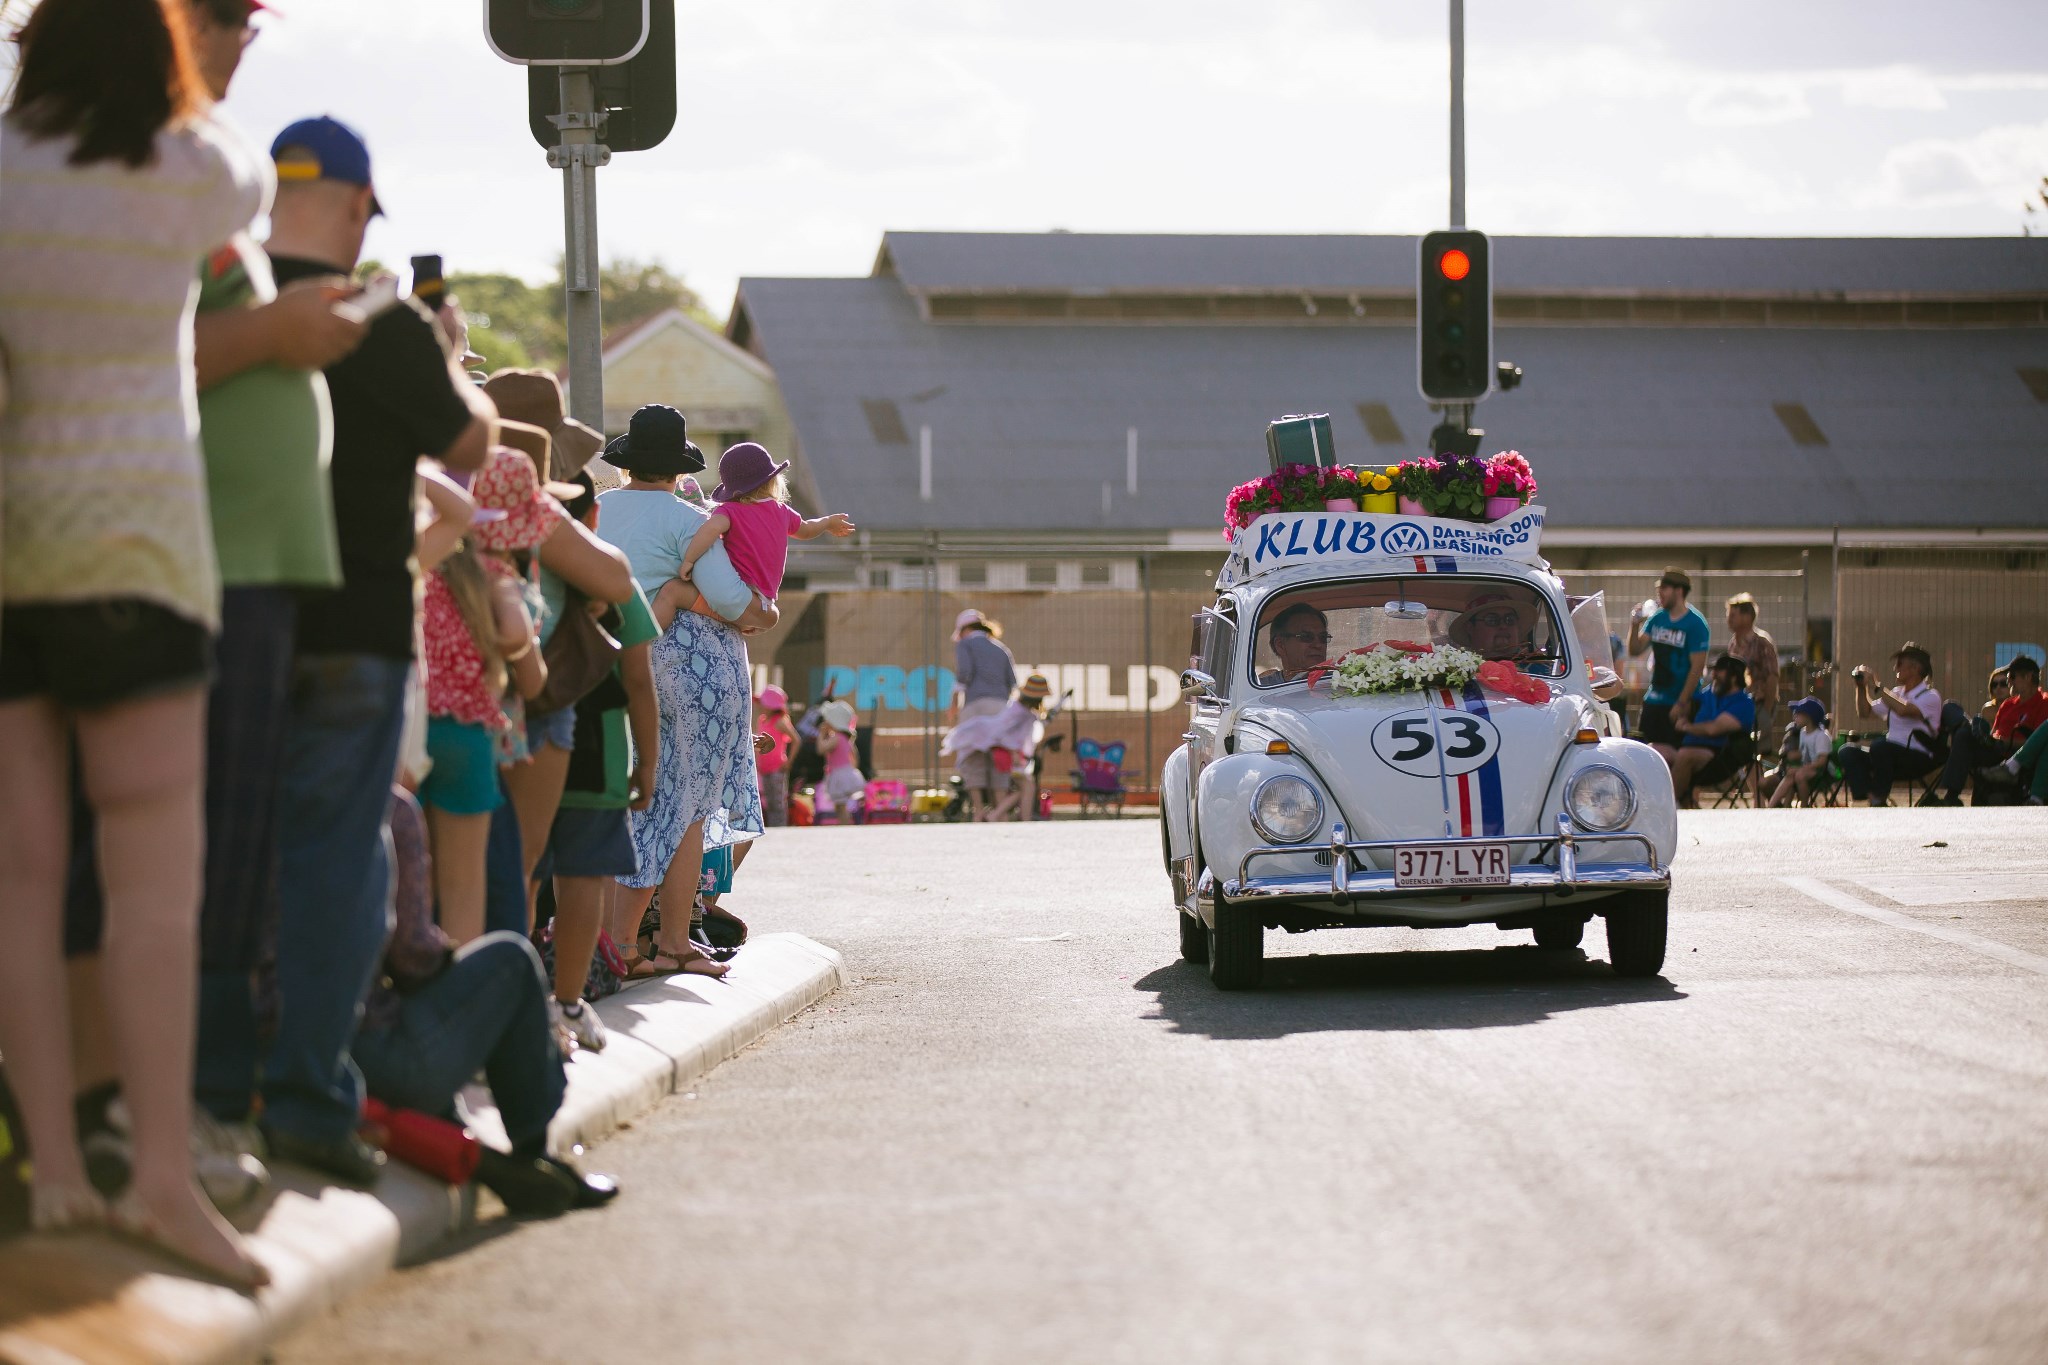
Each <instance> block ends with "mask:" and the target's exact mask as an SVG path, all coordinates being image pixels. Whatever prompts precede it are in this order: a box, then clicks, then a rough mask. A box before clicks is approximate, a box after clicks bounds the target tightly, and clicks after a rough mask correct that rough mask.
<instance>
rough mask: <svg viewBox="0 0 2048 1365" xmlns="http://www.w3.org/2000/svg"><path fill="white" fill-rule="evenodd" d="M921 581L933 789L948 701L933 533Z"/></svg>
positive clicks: (928, 773)
mask: <svg viewBox="0 0 2048 1365" xmlns="http://www.w3.org/2000/svg"><path fill="white" fill-rule="evenodd" d="M926 430H927V431H929V430H930V428H929V427H927V428H926ZM924 581H925V598H924V645H925V655H924V657H925V679H926V683H925V700H926V702H927V703H928V704H927V705H926V707H925V711H924V785H925V786H926V787H936V786H938V785H939V712H938V711H937V710H936V709H935V708H937V707H939V706H942V705H945V704H946V703H947V702H950V701H951V700H952V697H951V696H950V695H948V696H947V697H946V698H945V699H944V701H941V700H940V698H939V695H938V694H939V631H940V622H939V534H938V532H936V531H931V532H927V533H926V538H925V577H924Z"/></svg>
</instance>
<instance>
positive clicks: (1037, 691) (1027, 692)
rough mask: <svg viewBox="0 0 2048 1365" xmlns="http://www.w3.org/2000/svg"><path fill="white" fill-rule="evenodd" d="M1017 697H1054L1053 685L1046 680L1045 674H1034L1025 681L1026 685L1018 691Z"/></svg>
mask: <svg viewBox="0 0 2048 1365" xmlns="http://www.w3.org/2000/svg"><path fill="white" fill-rule="evenodd" d="M1017 695H1018V696H1020V697H1049V696H1051V695H1052V684H1051V683H1049V682H1047V681H1046V680H1045V674H1043V673H1033V674H1032V675H1031V676H1030V677H1028V678H1026V679H1025V680H1024V685H1023V686H1022V687H1019V688H1018V689H1017Z"/></svg>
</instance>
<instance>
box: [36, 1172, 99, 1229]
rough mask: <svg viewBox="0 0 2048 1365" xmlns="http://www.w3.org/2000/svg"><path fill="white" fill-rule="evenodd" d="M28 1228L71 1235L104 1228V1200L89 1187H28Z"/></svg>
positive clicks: (42, 1185) (43, 1185)
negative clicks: (76, 1232) (83, 1230)
mask: <svg viewBox="0 0 2048 1365" xmlns="http://www.w3.org/2000/svg"><path fill="white" fill-rule="evenodd" d="M28 1201H29V1202H28V1208H29V1214H28V1221H29V1227H30V1228H32V1229H34V1230H35V1231H37V1232H71V1231H74V1230H76V1229H79V1228H101V1227H105V1226H106V1225H107V1205H106V1201H105V1200H103V1199H101V1198H100V1195H99V1191H98V1190H95V1189H94V1188H93V1187H92V1186H90V1185H53V1184H43V1183H38V1184H36V1185H33V1186H31V1187H30V1188H29V1194H28Z"/></svg>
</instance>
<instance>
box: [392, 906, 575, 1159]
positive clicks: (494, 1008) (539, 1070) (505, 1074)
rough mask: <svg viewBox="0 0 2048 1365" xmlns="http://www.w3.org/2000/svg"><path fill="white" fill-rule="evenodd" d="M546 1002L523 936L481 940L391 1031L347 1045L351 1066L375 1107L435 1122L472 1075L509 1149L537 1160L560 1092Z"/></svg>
mask: <svg viewBox="0 0 2048 1365" xmlns="http://www.w3.org/2000/svg"><path fill="white" fill-rule="evenodd" d="M548 993H549V992H548V985H547V982H546V981H545V980H544V979H543V978H542V976H541V966H540V955H539V954H538V953H536V952H534V950H533V945H532V944H531V943H528V942H527V941H526V937H525V935H523V934H485V935H484V936H483V937H482V938H480V939H477V940H476V941H475V942H474V943H471V944H469V945H468V946H466V947H464V948H463V949H462V950H461V951H459V952H457V953H456V954H455V960H454V962H452V963H451V964H449V967H448V969H447V970H446V971H444V972H442V973H441V974H440V975H439V976H437V977H435V978H434V979H433V980H432V981H430V982H428V983H427V984H426V985H424V986H421V987H420V988H419V989H417V990H415V991H413V992H412V993H411V994H409V995H407V996H406V997H405V1003H404V1007H403V1009H402V1011H401V1012H400V1014H399V1016H398V1021H397V1023H395V1024H393V1025H392V1026H391V1027H390V1028H383V1029H378V1028H370V1029H364V1030H363V1031H362V1032H361V1033H360V1034H358V1035H357V1036H356V1046H355V1056H356V1064H357V1065H358V1066H360V1067H361V1068H362V1070H363V1077H364V1079H365V1080H366V1081H367V1082H368V1083H369V1087H370V1093H371V1094H372V1095H375V1096H376V1097H377V1098H378V1099H380V1100H382V1101H384V1103H386V1104H389V1105H395V1106H397V1107H398V1108H401V1109H417V1110H419V1111H420V1112H421V1113H424V1114H435V1115H440V1116H442V1117H452V1116H453V1113H454V1109H455V1095H456V1092H458V1091H460V1090H461V1089H462V1087H463V1086H465V1085H467V1084H469V1078H470V1077H472V1076H474V1075H475V1074H476V1073H477V1070H478V1068H482V1070H483V1073H484V1078H485V1079H486V1080H488V1081H489V1082H490V1086H491V1098H492V1099H493V1100H494V1101H496V1102H497V1105H498V1114H499V1116H500V1117H502V1118H503V1119H504V1120H505V1136H506V1137H507V1138H509V1139H511V1142H512V1149H513V1150H514V1151H515V1152H517V1151H521V1150H525V1151H530V1152H532V1153H534V1154H535V1155H538V1154H539V1153H540V1152H541V1151H543V1150H544V1149H545V1146H546V1143H547V1136H548V1124H549V1123H551V1122H553V1120H554V1117H555V1111H556V1110H558V1109H560V1108H561V1107H562V1093H563V1092H564V1091H565V1090H567V1089H568V1086H569V1077H568V1072H567V1071H566V1070H565V1069H564V1067H563V1065H562V1054H561V1052H560V1050H559V1049H558V1048H556V1046H555V1034H554V1029H553V1026H552V1025H551V1024H549V1022H548V1004H547V1002H548Z"/></svg>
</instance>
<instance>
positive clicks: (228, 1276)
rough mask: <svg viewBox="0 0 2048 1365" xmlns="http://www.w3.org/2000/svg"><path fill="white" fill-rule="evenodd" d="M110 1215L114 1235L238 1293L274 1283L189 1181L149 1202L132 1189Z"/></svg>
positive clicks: (134, 1187) (116, 1202)
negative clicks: (164, 1254)
mask: <svg viewBox="0 0 2048 1365" xmlns="http://www.w3.org/2000/svg"><path fill="white" fill-rule="evenodd" d="M108 1212H109V1220H110V1222H111V1225H112V1226H113V1228H114V1230H115V1231H116V1232H121V1233H125V1234H127V1235H128V1236H130V1237H133V1238H135V1239H136V1240H138V1241H142V1242H147V1243H148V1244H149V1245H151V1246H153V1247H155V1248H156V1249H157V1250H159V1251H163V1252H167V1253H169V1254H170V1255H172V1256H174V1257H176V1258H177V1259H179V1260H181V1261H184V1262H186V1263H187V1264H189V1265H193V1266H196V1267H198V1268H199V1269H200V1270H203V1271H205V1272H206V1273H208V1274H210V1275H213V1276H216V1277H218V1278H219V1279H222V1280H225V1281H226V1282H227V1283H229V1284H231V1285H234V1286H235V1287H236V1288H238V1289H260V1288H262V1287H263V1286H264V1285H266V1284H269V1283H270V1272H269V1271H267V1270H265V1269H264V1268H263V1266H262V1264H261V1263H260V1262H259V1261H257V1260H256V1259H255V1258H254V1257H253V1256H251V1255H250V1254H249V1251H248V1248H247V1246H246V1245H245V1244H244V1243H243V1241H242V1235H241V1234H240V1233H238V1232H236V1231H235V1230H234V1229H233V1228H232V1227H230V1226H228V1222H227V1220H226V1219H225V1218H222V1217H221V1216H220V1214H219V1213H217V1212H216V1211H215V1210H214V1207H213V1205H212V1204H211V1203H209V1202H208V1201H207V1199H206V1196H205V1195H204V1194H202V1193H201V1192H200V1189H199V1186H198V1185H197V1184H195V1183H194V1182H193V1181H192V1180H190V1179H189V1178H188V1179H186V1180H183V1181H181V1182H180V1183H179V1184H178V1186H177V1187H176V1188H174V1189H172V1190H170V1191H168V1192H167V1193H164V1194H162V1195H158V1196H154V1197H148V1198H145V1196H144V1195H143V1193H142V1191H141V1189H140V1188H139V1186H132V1185H131V1186H130V1187H129V1189H128V1192H127V1193H126V1194H124V1195H122V1196H121V1197H120V1198H119V1199H118V1200H116V1201H115V1202H114V1204H113V1206H112V1207H111V1208H110V1209H109V1211H108Z"/></svg>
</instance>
